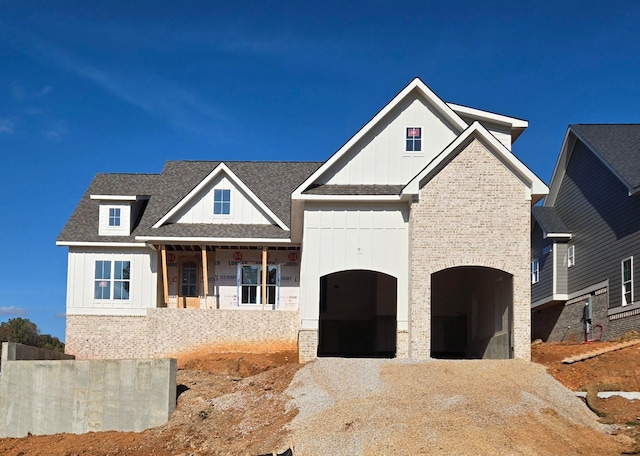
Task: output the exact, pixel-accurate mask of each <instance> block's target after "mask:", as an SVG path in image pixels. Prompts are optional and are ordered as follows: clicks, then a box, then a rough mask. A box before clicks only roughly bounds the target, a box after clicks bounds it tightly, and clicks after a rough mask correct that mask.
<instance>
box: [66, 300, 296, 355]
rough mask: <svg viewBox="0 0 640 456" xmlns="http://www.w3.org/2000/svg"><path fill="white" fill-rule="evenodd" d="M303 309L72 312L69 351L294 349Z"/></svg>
mask: <svg viewBox="0 0 640 456" xmlns="http://www.w3.org/2000/svg"><path fill="white" fill-rule="evenodd" d="M298 321H299V314H298V311H286V310H276V311H274V310H265V311H262V310H229V309H167V308H157V309H148V310H147V315H146V316H115V315H109V316H106V315H67V328H66V348H65V352H66V353H69V354H72V355H75V356H76V358H77V359H125V358H157V357H163V356H167V355H172V354H176V353H179V352H182V351H186V350H190V349H194V348H198V347H201V346H205V345H216V346H217V347H218V349H224V350H229V351H234V350H236V351H243V350H254V351H255V350H263V351H271V350H280V349H294V348H295V346H296V343H297V339H298Z"/></svg>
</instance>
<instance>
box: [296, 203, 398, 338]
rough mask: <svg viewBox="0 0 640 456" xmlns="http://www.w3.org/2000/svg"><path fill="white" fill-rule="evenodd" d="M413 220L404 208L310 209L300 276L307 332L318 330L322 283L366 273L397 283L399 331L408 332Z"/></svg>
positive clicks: (327, 206) (328, 205) (317, 205)
mask: <svg viewBox="0 0 640 456" xmlns="http://www.w3.org/2000/svg"><path fill="white" fill-rule="evenodd" d="M408 217H409V207H408V205H407V204H404V203H370V204H355V203H354V204H349V203H344V204H336V203H307V205H306V207H305V212H304V242H303V246H304V247H303V250H302V264H301V271H300V274H301V280H300V282H301V284H300V293H301V296H300V318H301V326H302V328H303V329H317V328H318V318H319V313H320V308H319V306H320V278H321V277H322V276H324V275H326V274H331V273H333V272H338V271H346V270H358V269H363V270H371V271H376V272H382V273H384V274H388V275H391V276H393V277H395V278H396V279H397V294H398V295H397V320H398V330H399V331H401V330H405V331H406V330H407V327H408V323H407V322H408V269H409V265H408V263H407V261H406V259H407V258H408V257H409V253H408V225H407V220H408Z"/></svg>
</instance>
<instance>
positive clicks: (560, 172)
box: [543, 128, 575, 207]
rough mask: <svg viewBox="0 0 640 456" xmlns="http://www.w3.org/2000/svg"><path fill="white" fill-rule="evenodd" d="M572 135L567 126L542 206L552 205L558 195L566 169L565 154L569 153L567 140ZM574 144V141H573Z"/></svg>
mask: <svg viewBox="0 0 640 456" xmlns="http://www.w3.org/2000/svg"><path fill="white" fill-rule="evenodd" d="M571 136H573V137H574V138H575V135H573V133H572V131H571V128H567V132H566V133H565V134H564V139H563V140H562V147H561V148H560V154H559V155H558V160H557V161H556V165H555V166H554V168H553V174H551V182H550V183H549V195H548V196H547V197H546V198H545V199H544V204H543V206H547V207H553V206H554V205H555V203H556V198H557V197H558V191H559V190H560V183H561V182H562V179H563V178H564V174H565V172H566V170H567V154H568V153H569V142H570V141H569V140H570V137H571ZM574 144H575V143H574Z"/></svg>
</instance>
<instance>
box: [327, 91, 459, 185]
mask: <svg viewBox="0 0 640 456" xmlns="http://www.w3.org/2000/svg"><path fill="white" fill-rule="evenodd" d="M407 127H422V151H421V152H406V151H405V139H406V128H407ZM456 136H457V134H456V132H455V131H454V129H453V127H452V126H450V125H448V123H447V122H446V120H445V119H444V118H442V116H440V115H439V114H438V113H437V112H435V111H433V110H432V109H431V108H430V107H429V106H428V105H427V104H425V102H424V101H423V100H422V99H421V98H419V97H414V98H410V99H408V100H407V101H406V102H404V103H401V104H400V105H399V106H398V107H396V108H395V109H394V110H393V111H392V112H391V113H389V115H388V116H387V117H385V118H384V119H383V120H382V121H381V122H380V124H379V125H377V126H376V127H375V128H373V130H372V131H371V132H369V134H367V135H366V136H365V137H364V138H362V139H361V140H360V141H359V142H358V143H356V144H355V145H354V147H353V148H352V149H351V150H350V151H349V152H347V153H346V154H345V156H344V157H343V159H342V160H341V161H340V162H339V163H337V164H336V165H335V172H334V173H333V174H331V173H328V174H327V175H326V177H324V180H323V181H322V182H321V183H326V184H379V185H394V184H396V185H397V184H405V183H407V181H409V179H411V178H412V177H413V176H415V175H416V174H417V173H418V172H419V171H420V170H421V169H422V168H424V167H425V166H426V165H427V163H429V162H430V161H431V160H432V159H433V158H434V157H435V156H436V155H437V154H438V153H439V152H440V151H441V150H442V149H444V148H445V147H446V146H447V145H448V144H449V143H450V142H451V141H453V140H454V139H455V137H456Z"/></svg>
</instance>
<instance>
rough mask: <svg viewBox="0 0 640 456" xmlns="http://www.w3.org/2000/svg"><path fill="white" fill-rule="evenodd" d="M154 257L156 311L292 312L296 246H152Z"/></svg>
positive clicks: (295, 301) (297, 258) (296, 293)
mask: <svg viewBox="0 0 640 456" xmlns="http://www.w3.org/2000/svg"><path fill="white" fill-rule="evenodd" d="M153 248H154V249H156V250H157V251H158V252H159V255H158V263H159V264H158V275H157V277H158V293H157V295H158V303H157V307H167V308H185V309H234V308H235V309H238V308H242V309H247V310H276V309H283V310H296V309H297V308H298V302H299V283H300V246H299V245H295V246H292V245H252V244H244V245H243V244H230V243H229V244H190V243H181V242H172V243H164V244H153Z"/></svg>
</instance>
